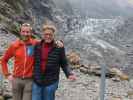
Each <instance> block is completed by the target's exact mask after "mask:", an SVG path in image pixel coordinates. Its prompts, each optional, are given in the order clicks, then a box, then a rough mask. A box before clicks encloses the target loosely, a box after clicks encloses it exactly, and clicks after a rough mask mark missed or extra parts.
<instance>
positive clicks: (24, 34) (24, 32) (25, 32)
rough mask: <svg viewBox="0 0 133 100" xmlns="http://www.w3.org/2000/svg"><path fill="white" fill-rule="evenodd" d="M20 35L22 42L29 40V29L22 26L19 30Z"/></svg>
mask: <svg viewBox="0 0 133 100" xmlns="http://www.w3.org/2000/svg"><path fill="white" fill-rule="evenodd" d="M20 34H21V38H22V40H23V41H27V40H29V38H30V37H31V28H30V27H25V26H22V27H21V30H20Z"/></svg>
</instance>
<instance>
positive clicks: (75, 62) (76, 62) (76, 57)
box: [67, 52, 80, 65]
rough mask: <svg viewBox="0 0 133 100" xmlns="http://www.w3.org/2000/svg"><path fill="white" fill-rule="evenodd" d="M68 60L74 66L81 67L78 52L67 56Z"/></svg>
mask: <svg viewBox="0 0 133 100" xmlns="http://www.w3.org/2000/svg"><path fill="white" fill-rule="evenodd" d="M67 58H68V60H69V62H70V63H71V64H72V65H79V62H80V56H79V54H77V53H76V52H70V53H68V54H67Z"/></svg>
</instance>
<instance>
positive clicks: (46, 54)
mask: <svg viewBox="0 0 133 100" xmlns="http://www.w3.org/2000/svg"><path fill="white" fill-rule="evenodd" d="M55 31H56V28H55V27H54V26H53V25H44V26H43V34H42V37H43V39H42V41H41V42H40V43H38V44H37V45H36V46H35V52H34V54H35V55H34V56H35V66H34V83H33V87H32V100H55V92H56V90H57V88H58V83H59V73H60V67H61V68H62V69H63V71H64V73H65V75H66V77H67V78H68V79H70V80H76V76H75V75H74V74H73V73H72V71H71V69H70V68H69V67H68V64H67V59H66V55H65V49H64V47H62V48H58V46H57V45H56V43H55V41H54V38H55V34H54V33H55Z"/></svg>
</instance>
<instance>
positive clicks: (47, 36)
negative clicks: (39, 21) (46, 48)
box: [43, 29, 54, 43]
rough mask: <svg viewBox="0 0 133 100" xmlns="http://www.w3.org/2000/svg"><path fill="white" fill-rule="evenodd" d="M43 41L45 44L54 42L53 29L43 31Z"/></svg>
mask: <svg viewBox="0 0 133 100" xmlns="http://www.w3.org/2000/svg"><path fill="white" fill-rule="evenodd" d="M43 39H44V40H45V43H51V42H52V41H53V40H54V32H53V30H51V29H45V30H44V31H43Z"/></svg>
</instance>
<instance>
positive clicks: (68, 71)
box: [60, 48, 76, 80]
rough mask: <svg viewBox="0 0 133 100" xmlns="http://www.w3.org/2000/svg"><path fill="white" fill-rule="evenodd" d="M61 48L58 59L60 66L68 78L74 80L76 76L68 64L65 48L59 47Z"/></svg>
mask: <svg viewBox="0 0 133 100" xmlns="http://www.w3.org/2000/svg"><path fill="white" fill-rule="evenodd" d="M61 49H62V50H61V59H60V63H61V67H62V69H63V71H64V73H65V75H66V77H67V78H68V79H70V80H76V76H75V75H74V73H72V70H71V68H70V67H69V66H68V63H67V58H66V54H65V49H64V48H61Z"/></svg>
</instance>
